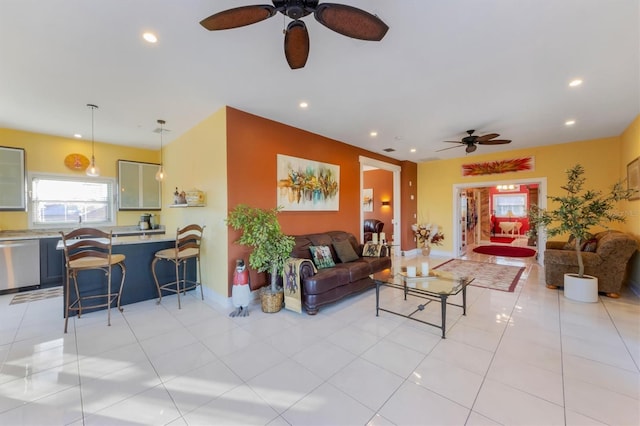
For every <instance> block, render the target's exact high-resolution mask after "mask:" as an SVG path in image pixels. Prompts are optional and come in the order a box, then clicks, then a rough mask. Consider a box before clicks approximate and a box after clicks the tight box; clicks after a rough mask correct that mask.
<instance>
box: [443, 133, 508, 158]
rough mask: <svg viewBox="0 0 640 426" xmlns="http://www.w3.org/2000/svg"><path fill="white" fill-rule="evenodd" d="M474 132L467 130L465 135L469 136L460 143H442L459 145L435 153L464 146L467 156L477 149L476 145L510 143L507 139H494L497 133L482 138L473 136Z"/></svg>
mask: <svg viewBox="0 0 640 426" xmlns="http://www.w3.org/2000/svg"><path fill="white" fill-rule="evenodd" d="M474 132H475V130H467V133H468V134H469V136H465V137H464V138H462V140H460V141H444V142H447V143H457V144H460V145H458V146H452V147H449V148H443V149H439V150H437V151H436V152H440V151H445V150H447V149H451V148H458V147H459V146H464V145H466V146H467V147H466V148H465V151H466V153H467V154H469V153H472V152H473V151H475V150H476V149H478V146H477V145H503V144H506V143H511V141H510V140H509V139H495V138H497V137H498V136H500V135H499V134H497V133H489V134H486V135H483V136H477V135H474V134H473V133H474Z"/></svg>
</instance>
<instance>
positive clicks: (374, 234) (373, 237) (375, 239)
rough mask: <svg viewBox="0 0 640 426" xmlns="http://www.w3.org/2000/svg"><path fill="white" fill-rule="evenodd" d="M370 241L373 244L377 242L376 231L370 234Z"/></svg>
mask: <svg viewBox="0 0 640 426" xmlns="http://www.w3.org/2000/svg"><path fill="white" fill-rule="evenodd" d="M371 242H372V243H373V244H378V234H377V233H376V232H374V233H373V234H372V235H371Z"/></svg>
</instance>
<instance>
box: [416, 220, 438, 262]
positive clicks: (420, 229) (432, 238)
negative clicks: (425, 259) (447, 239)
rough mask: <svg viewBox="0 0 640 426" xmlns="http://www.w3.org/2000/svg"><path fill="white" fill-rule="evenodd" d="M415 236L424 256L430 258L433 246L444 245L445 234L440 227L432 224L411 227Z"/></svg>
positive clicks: (418, 224)
mask: <svg viewBox="0 0 640 426" xmlns="http://www.w3.org/2000/svg"><path fill="white" fill-rule="evenodd" d="M411 229H412V230H413V234H414V235H415V237H416V243H417V244H418V248H422V254H424V255H425V256H428V255H429V254H430V253H431V246H432V245H434V246H439V245H442V242H443V241H444V234H443V233H442V231H441V230H440V227H439V226H438V225H433V224H431V223H426V224H425V223H416V224H414V225H411Z"/></svg>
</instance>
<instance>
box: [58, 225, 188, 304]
mask: <svg viewBox="0 0 640 426" xmlns="http://www.w3.org/2000/svg"><path fill="white" fill-rule="evenodd" d="M61 244H62V243H61V242H60V244H59V247H60V249H61V247H62V246H61ZM112 244H113V247H112V253H114V254H116V253H117V254H124V255H125V260H124V265H125V268H126V271H127V272H126V276H125V280H124V285H123V287H122V295H121V300H120V304H121V306H124V305H128V304H131V303H136V302H141V301H143V300H149V299H157V298H158V289H157V288H156V284H155V281H154V280H153V274H152V272H151V262H153V259H154V256H155V253H156V252H157V251H159V250H163V249H167V248H174V247H175V244H176V243H175V237H174V238H173V239H172V238H167V237H164V236H152V237H148V238H147V239H141V238H139V237H118V238H114V239H113V242H112ZM64 273H65V282H64V284H63V287H64V297H65V299H64V300H65V301H66V300H67V299H66V297H67V294H66V293H67V285H66V265H65V270H64ZM156 274H157V276H158V282H159V283H160V285H162V284H164V283H168V282H170V281H175V279H176V270H175V265H174V263H173V262H169V261H166V260H162V261H158V262H157V263H156ZM196 275H197V267H196V260H195V259H189V261H188V262H187V279H188V280H192V281H195V280H196ZM180 277H182V267H181V268H180ZM121 279H122V270H121V268H120V267H119V266H117V265H114V266H112V267H111V292H112V293H115V292H117V291H118V290H119V288H120V280H121ZM69 286H70V293H69V296H70V300H71V301H73V300H75V297H76V292H75V288H74V286H73V280H70V285H69ZM78 287H79V288H80V294H82V296H83V297H86V296H92V295H98V294H106V292H107V278H106V274H105V273H104V272H102V271H99V270H90V271H80V272H79V273H78ZM168 294H173V293H167V292H164V293H163V296H165V295H168ZM92 302H93V303H95V304H98V303H104V299H102V298H97V299H93V300H88V301H83V303H82V307H83V309H82V312H83V313H84V312H92V311H96V310H99V309H104V308H93V309H92V308H91V303H92ZM63 305H64V303H63ZM115 306H116V303H115V302H114V304H113V307H115ZM63 315H64V306H63Z"/></svg>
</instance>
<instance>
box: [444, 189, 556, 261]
mask: <svg viewBox="0 0 640 426" xmlns="http://www.w3.org/2000/svg"><path fill="white" fill-rule="evenodd" d="M497 185H521V186H526V185H530V186H533V185H537V188H538V192H537V197H536V199H531V200H530V203H534V204H537V205H538V206H539V207H540V208H543V209H545V208H546V207H547V178H546V177H537V178H536V177H534V178H529V179H510V180H508V181H506V180H496V181H486V182H477V183H466V184H454V185H453V202H454V205H453V212H454V215H453V223H452V225H453V238H454V244H453V250H454V253H453V254H454V256H455V257H460V256H463V255H464V254H465V253H466V250H467V246H468V243H469V241H474V242H476V243H479V242H480V241H483V239H484V238H483V229H484V230H485V232H484V233H485V234H486V229H487V228H488V227H489V226H490V225H489V220H490V219H489V216H490V214H491V212H489V211H488V203H487V201H486V200H487V199H486V197H487V196H488V195H487V194H488V192H489V191H488V190H489V188H491V187H496V186H497ZM483 191H484V192H485V195H484V196H483V195H482V194H481V193H482V192H483ZM470 196H471V197H472V199H473V203H472V204H471V206H473V210H472V211H470V209H469V208H468V207H469V206H470V204H469V203H468V202H467V201H468V199H469V197H470ZM469 220H471V222H469ZM470 232H471V233H472V234H471V235H470ZM484 240H485V241H486V239H484ZM545 244H546V234H545V233H544V232H539V233H538V238H537V241H536V246H537V248H538V262H539V263H540V264H542V263H543V262H544V250H540V249H539V248H540V247H544V246H545Z"/></svg>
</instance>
